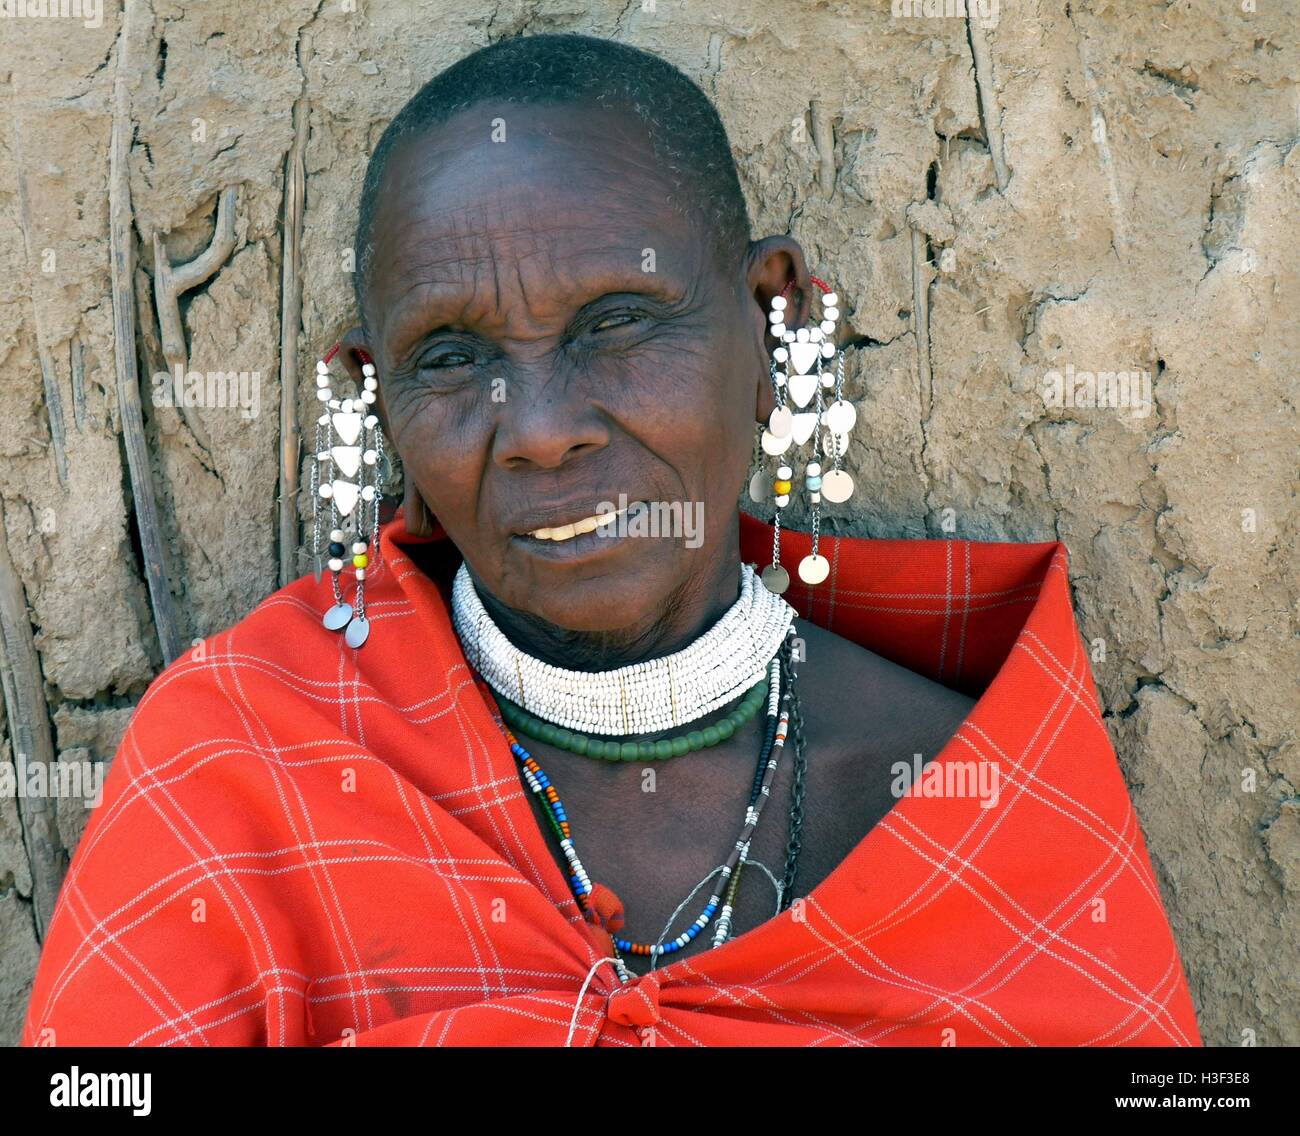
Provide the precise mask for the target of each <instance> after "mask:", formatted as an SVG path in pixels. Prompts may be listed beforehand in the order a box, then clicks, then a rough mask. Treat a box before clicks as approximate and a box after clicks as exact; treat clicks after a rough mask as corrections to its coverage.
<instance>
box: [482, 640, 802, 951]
mask: <svg viewBox="0 0 1300 1136" xmlns="http://www.w3.org/2000/svg"><path fill="white" fill-rule="evenodd" d="M793 635H794V628H793V627H791V628H789V629H788V630H787V632H786V638H787V640H788V639H789V638H791V637H792V636H793ZM789 650H790V646H789V643H788V642H787V643H786V644H784V645H783V646H782V649H781V651H780V652H779V653H778V655H777V656H776V657H775V658H773V660H772V662H771V664H770V670H771V673H770V676H769V677H768V679H767V681H766V684H767V686H768V690H769V693H768V722H767V727H766V729H765V731H764V740H763V746H762V748H761V750H760V752H759V760H758V764H757V767H756V769H755V773H754V782H753V785H752V786H751V789H750V794H749V800H748V803H747V804H746V808H745V819H744V823H743V825H742V827H741V831H740V835H739V836H738V837H737V838H736V840H735V842H734V843H733V845H732V850H731V853H730V855H729V856H728V858H727V862H726V863H725V864H724V865H723V866H722V868H721V869H720V875H721V880H720V882H719V884H718V886H717V887H715V888H714V890H713V893H712V894H711V895H710V897H709V900H708V902H707V903H706V904H705V905H704V909H703V911H702V912H701V913H700V914H699V915H698V916H697V917H696V919H695V920H694V922H692V923H691V925H690V926H689V927H687V929H686V930H685V931H683V932H682V933H681V934H680V935H678V936H677V937H676V938H675V939H673V940H672V941H671V942H669V943H666V944H660V943H643V942H639V941H636V940H632V939H627V938H614V939H613V942H614V945H615V947H616V949H617V950H619V951H622V952H625V953H627V954H633V955H643V956H649V957H651V958H653V959H657V958H658V957H659V956H662V955H671V954H675V953H676V952H677V951H680V950H682V949H683V948H684V947H686V946H687V945H689V944H690V943H691V942H693V941H694V940H695V938H696V937H697V936H698V935H699V933H700V932H701V931H703V930H704V928H705V927H707V926H708V924H709V923H710V922H711V921H712V920H713V917H714V916H715V915H717V914H718V913H719V911H721V915H720V916H719V921H718V926H717V928H716V929H715V933H714V937H713V945H714V946H719V945H720V944H721V943H722V942H724V941H725V940H726V938H727V936H728V935H729V934H730V932H731V919H732V912H733V910H734V906H735V898H736V893H737V889H738V887H739V880H740V870H741V868H743V866H744V864H745V863H746V862H747V861H748V858H749V849H750V844H751V842H752V840H753V835H754V831H755V830H756V828H757V827H758V822H759V820H760V818H761V817H762V813H763V806H764V804H766V802H767V800H768V799H769V798H770V796H771V786H772V782H773V780H774V778H775V776H776V771H777V768H778V766H779V764H780V759H781V754H782V751H783V750H784V748H785V739H786V734H787V731H788V728H789V721H790V697H791V691H790V690H789V689H787V690H785V691H784V692H782V691H780V689H779V688H780V685H781V679H782V676H783V674H787V673H789V672H788V671H787V670H786V668H785V667H784V666H783V665H782V663H783V657H784V656H785V655H786V654H788V653H789ZM474 680H475V682H476V683H477V684H478V686H479V688H480V690H482V691H483V693H484V694H485V696H487V701H488V703H489V705H491V706H493V707H494V709H493V718H494V720H495V721H496V723H497V725H498V727H499V728H500V729H501V731H502V733H503V734H504V735H505V737H506V740H507V741H508V742H509V743H510V752H511V753H512V754H514V756H515V759H516V760H517V761H518V762H519V765H520V769H521V772H522V775H523V778H524V781H525V783H526V784H527V785H528V788H529V790H530V791H531V792H532V793H533V795H534V796H536V797H537V798H538V800H539V801H540V802H541V803H542V805H543V808H542V813H543V815H544V816H545V817H546V821H547V826H548V827H549V828H550V830H551V831H552V833H554V835H555V837H556V840H557V841H558V843H559V846H560V849H561V851H562V853H563V855H564V858H565V860H566V861H567V863H568V865H569V875H568V877H567V882H568V885H569V889H570V891H571V892H572V893H573V897H574V900H575V902H576V903H577V904H578V907H579V909H580V910H581V911H583V912H584V914H586V913H587V912H589V911H590V898H589V897H590V895H591V893H592V891H593V890H594V885H593V883H592V881H591V877H590V875H589V874H588V872H587V870H586V867H585V866H584V864H583V863H582V859H581V857H580V856H579V855H578V852H577V848H576V847H575V845H574V841H573V831H572V826H571V825H570V823H569V817H568V812H567V810H566V809H565V807H564V802H563V800H562V799H561V797H560V795H559V792H558V790H557V789H556V788H555V786H554V784H553V783H552V782H551V780H550V778H549V777H548V776H547V775H546V772H545V771H544V770H543V769H542V767H541V765H540V764H539V763H538V761H537V759H536V758H535V757H533V755H532V754H531V753H529V751H528V750H527V749H526V748H525V747H524V746H523V745H522V744H521V743H520V741H519V739H518V738H517V737H516V736H515V734H514V733H513V732H512V731H511V729H510V727H509V726H508V725H507V724H506V722H505V720H504V718H503V716H502V715H501V713H500V710H499V708H498V707H496V705H495V697H496V696H495V694H494V692H493V691H492V687H491V685H490V684H489V683H488V682H487V681H486V679H484V677H483V676H482V674H481V673H480V672H478V671H477V670H475V671H474ZM778 708H779V715H778V714H777V713H776V711H777V710H778ZM724 891H725V893H726V895H725V899H724V897H723V894H722V893H723V892H724Z"/></svg>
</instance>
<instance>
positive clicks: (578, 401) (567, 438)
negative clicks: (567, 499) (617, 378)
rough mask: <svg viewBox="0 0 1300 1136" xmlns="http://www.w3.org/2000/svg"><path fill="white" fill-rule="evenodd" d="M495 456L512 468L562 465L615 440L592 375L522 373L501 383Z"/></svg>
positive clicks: (544, 467) (554, 372)
mask: <svg viewBox="0 0 1300 1136" xmlns="http://www.w3.org/2000/svg"><path fill="white" fill-rule="evenodd" d="M501 392H502V393H501V409H500V411H499V412H498V415H497V428H496V433H495V436H494V438H493V442H492V460H493V461H494V462H496V463H497V464H498V465H500V466H502V467H504V468H506V469H516V470H517V469H525V468H528V467H535V468H537V469H556V468H558V467H560V466H562V465H564V464H565V463H566V462H568V461H572V460H573V459H574V458H575V457H577V456H578V455H580V454H583V453H587V452H594V451H596V450H599V449H601V448H603V447H604V446H607V445H608V444H609V436H610V428H609V420H608V419H607V417H606V416H605V414H604V413H603V412H602V410H601V408H600V406H599V405H598V404H597V403H596V402H594V401H593V399H592V397H591V394H592V383H591V381H590V378H589V377H583V376H580V375H578V374H576V373H574V372H573V371H569V373H567V374H561V373H559V372H556V371H552V372H551V373H549V374H546V373H543V374H538V373H537V371H536V370H533V371H531V373H523V374H519V373H516V375H515V376H514V377H512V378H511V379H509V380H507V381H506V382H505V383H504V384H502V386H501Z"/></svg>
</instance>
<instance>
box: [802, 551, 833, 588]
mask: <svg viewBox="0 0 1300 1136" xmlns="http://www.w3.org/2000/svg"><path fill="white" fill-rule="evenodd" d="M830 574H831V562H830V561H829V560H827V559H826V557H824V556H821V555H815V554H813V553H809V554H808V555H807V556H805V557H804V558H803V559H802V560H800V561H799V579H801V580H802V581H803V582H804V583H805V584H820V583H821V582H822V581H823V580H824V579H826V577H827V576H829V575H830Z"/></svg>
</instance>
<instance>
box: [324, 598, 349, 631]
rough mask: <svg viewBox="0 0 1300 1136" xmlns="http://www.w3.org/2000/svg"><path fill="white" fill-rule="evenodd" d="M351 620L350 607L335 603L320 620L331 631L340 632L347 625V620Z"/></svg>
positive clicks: (345, 604) (346, 604)
mask: <svg viewBox="0 0 1300 1136" xmlns="http://www.w3.org/2000/svg"><path fill="white" fill-rule="evenodd" d="M351 618H352V605H351V604H348V603H336V604H335V605H334V606H333V607H332V608H330V609H329V611H327V612H326V613H325V618H324V619H322V620H321V622H322V623H323V624H325V626H326V627H327V628H329V630H331V631H342V630H343V628H345V627H346V626H347V625H348V620H349V619H351Z"/></svg>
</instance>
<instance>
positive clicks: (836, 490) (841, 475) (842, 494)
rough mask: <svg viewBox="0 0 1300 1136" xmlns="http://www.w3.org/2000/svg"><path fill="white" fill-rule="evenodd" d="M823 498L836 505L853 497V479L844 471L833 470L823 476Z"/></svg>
mask: <svg viewBox="0 0 1300 1136" xmlns="http://www.w3.org/2000/svg"><path fill="white" fill-rule="evenodd" d="M821 493H822V496H823V497H824V498H825V499H826V500H827V501H830V502H831V503H832V504H834V505H838V504H839V503H840V502H841V501H847V500H848V499H849V498H850V497H852V496H853V478H851V477H850V476H849V475H848V474H847V473H845V472H844V470H842V469H833V470H831V471H830V473H827V474H824V475H823V476H822V489H821Z"/></svg>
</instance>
